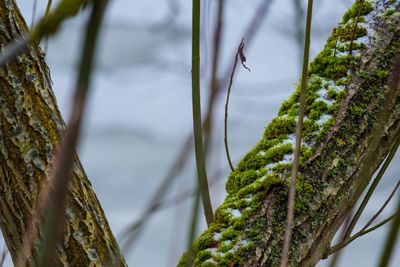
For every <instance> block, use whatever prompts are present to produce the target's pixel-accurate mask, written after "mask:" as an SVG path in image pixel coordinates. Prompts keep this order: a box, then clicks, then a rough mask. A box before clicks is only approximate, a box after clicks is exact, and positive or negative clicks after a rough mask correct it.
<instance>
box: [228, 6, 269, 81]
mask: <svg viewBox="0 0 400 267" xmlns="http://www.w3.org/2000/svg"><path fill="white" fill-rule="evenodd" d="M273 2H274V0H261V2H260V4H259V6H258V7H257V9H256V13H255V14H254V16H253V19H252V20H251V21H250V23H249V25H248V26H247V27H246V29H245V31H244V34H243V35H242V36H243V39H244V40H246V45H247V47H249V46H250V45H251V43H252V41H253V40H254V37H255V36H256V33H257V31H258V30H259V29H260V28H261V25H262V23H263V21H264V20H265V18H266V16H267V14H268V11H269V10H270V9H271V5H272V3H273ZM235 54H236V51H235V52H234V53H233V55H232V58H235ZM233 64H234V62H232V63H230V64H229V65H228V68H227V69H226V71H225V72H224V76H223V78H222V79H221V87H222V88H226V87H227V85H228V83H229V77H230V74H231V66H233Z"/></svg>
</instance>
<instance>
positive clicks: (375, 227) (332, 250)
mask: <svg viewBox="0 0 400 267" xmlns="http://www.w3.org/2000/svg"><path fill="white" fill-rule="evenodd" d="M398 214H399V212H397V215H398ZM395 216H396V214H394V215H392V216H390V217H389V218H386V219H385V220H383V221H381V222H380V223H378V224H377V225H375V226H373V227H371V228H368V229H367V230H364V231H359V232H357V233H356V234H355V235H353V236H352V237H349V238H348V239H346V240H344V241H342V242H340V243H339V244H337V245H335V246H333V247H331V248H330V249H329V252H328V255H331V254H333V253H336V252H338V251H339V250H341V249H342V248H344V247H345V246H347V245H348V244H350V243H351V242H353V241H354V240H356V239H357V238H359V237H361V236H363V235H366V234H368V233H370V232H372V231H375V230H376V229H378V228H380V227H382V226H384V225H385V224H387V223H388V222H390V221H391V220H393V219H394V218H395Z"/></svg>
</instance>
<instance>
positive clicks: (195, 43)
mask: <svg viewBox="0 0 400 267" xmlns="http://www.w3.org/2000/svg"><path fill="white" fill-rule="evenodd" d="M192 16H193V17H192V20H193V22H192V23H193V24H192V105H193V132H194V147H195V154H196V167H197V176H198V179H199V187H200V192H201V196H202V201H203V208H204V213H205V217H206V221H207V224H208V225H210V224H211V222H212V221H213V211H212V206H211V199H210V192H209V189H208V181H207V173H206V162H205V157H204V150H203V136H202V125H201V105H200V0H193V14H192Z"/></svg>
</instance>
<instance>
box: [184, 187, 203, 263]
mask: <svg viewBox="0 0 400 267" xmlns="http://www.w3.org/2000/svg"><path fill="white" fill-rule="evenodd" d="M199 204H200V187H199V186H198V187H197V190H196V197H195V199H194V202H193V208H192V218H191V223H190V231H189V238H188V244H187V252H188V257H187V262H186V266H187V267H190V266H192V265H193V260H194V251H193V244H194V241H195V239H196V230H197V222H198V217H199V216H198V215H199V208H200V205H199Z"/></svg>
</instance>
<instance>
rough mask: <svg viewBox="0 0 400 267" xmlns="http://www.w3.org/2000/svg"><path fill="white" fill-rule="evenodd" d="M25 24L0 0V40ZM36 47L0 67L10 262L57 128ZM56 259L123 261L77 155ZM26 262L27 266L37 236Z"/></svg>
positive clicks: (1, 192) (0, 189)
mask: <svg viewBox="0 0 400 267" xmlns="http://www.w3.org/2000/svg"><path fill="white" fill-rule="evenodd" d="M27 31H28V28H27V26H26V24H25V21H24V20H23V18H22V16H21V14H20V12H19V10H18V8H17V5H16V3H15V0H2V1H0V47H1V48H2V49H4V48H5V47H6V46H7V45H9V44H10V43H12V42H14V41H16V40H19V39H20V38H21V37H22V36H23V35H24V34H26V33H27ZM51 84H52V82H51V79H50V74H49V70H48V68H47V65H46V63H45V59H44V54H43V52H42V51H41V50H40V48H39V46H38V45H37V44H36V43H34V44H32V45H31V46H30V47H29V48H27V49H26V50H25V51H23V52H22V53H21V54H19V55H18V56H17V57H16V58H15V59H14V60H12V61H11V62H9V63H8V64H7V65H6V66H5V67H4V68H2V69H0V162H1V165H0V226H1V230H2V232H3V236H4V239H5V241H6V244H7V247H8V249H9V251H10V254H11V257H12V259H13V261H14V263H15V262H16V261H17V258H18V257H19V256H21V255H20V253H21V247H22V235H23V234H24V231H25V230H26V229H27V228H28V224H29V222H30V219H31V217H32V216H33V215H34V214H35V213H36V212H37V210H36V206H37V197H38V193H39V191H40V190H41V189H43V185H44V184H45V183H46V182H47V180H48V176H47V175H48V172H49V170H50V168H51V166H52V164H53V154H54V150H55V148H56V147H57V146H58V144H59V142H60V136H61V133H62V131H63V129H64V127H65V125H64V121H63V119H62V117H61V114H60V112H59V110H58V107H57V103H56V99H55V97H54V94H53V92H52V86H51ZM65 219H66V223H65V229H64V240H63V242H62V243H60V244H59V245H58V247H57V256H56V259H55V264H57V265H58V266H104V265H106V264H108V263H110V262H112V260H113V259H114V260H116V261H117V262H118V263H119V266H126V264H125V262H124V260H123V257H122V256H121V254H120V252H119V247H118V245H117V243H116V241H115V239H114V237H113V235H112V233H111V230H110V227H109V225H108V223H107V220H106V217H105V215H104V212H103V210H102V208H101V206H100V203H99V201H98V199H97V197H96V195H95V193H94V191H93V189H92V186H91V184H90V182H89V180H88V179H87V177H86V174H85V172H84V170H83V168H82V166H81V164H80V162H79V159H78V157H77V156H75V159H74V167H73V170H72V171H71V184H70V189H69V192H68V199H67V208H66V211H65ZM43 234H44V229H42V228H39V236H38V237H37V239H36V240H35V242H34V247H33V248H32V255H33V256H32V257H31V258H29V259H28V266H35V265H36V261H37V259H38V253H39V247H40V244H41V241H42V240H41V237H42V236H43Z"/></svg>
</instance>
